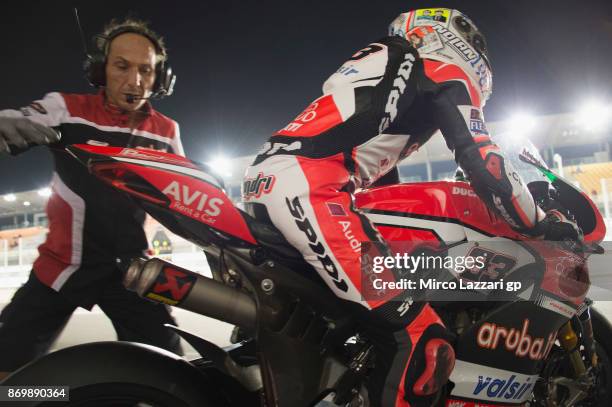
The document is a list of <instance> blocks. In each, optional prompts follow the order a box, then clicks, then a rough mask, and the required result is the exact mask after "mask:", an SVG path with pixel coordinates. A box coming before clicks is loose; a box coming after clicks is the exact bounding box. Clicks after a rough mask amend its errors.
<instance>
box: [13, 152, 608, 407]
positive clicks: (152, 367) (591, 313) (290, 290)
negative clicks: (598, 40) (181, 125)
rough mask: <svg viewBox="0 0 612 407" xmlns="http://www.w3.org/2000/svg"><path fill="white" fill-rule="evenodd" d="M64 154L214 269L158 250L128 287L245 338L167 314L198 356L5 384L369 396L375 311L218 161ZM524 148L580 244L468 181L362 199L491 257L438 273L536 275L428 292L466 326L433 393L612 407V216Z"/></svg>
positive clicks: (58, 356) (166, 402)
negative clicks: (522, 225) (523, 220)
mask: <svg viewBox="0 0 612 407" xmlns="http://www.w3.org/2000/svg"><path fill="white" fill-rule="evenodd" d="M67 150H68V151H69V152H70V153H71V154H72V155H73V156H74V157H75V159H78V160H79V161H80V162H81V163H83V164H84V165H86V166H87V167H88V168H89V170H90V172H91V173H92V174H93V175H95V176H96V177H97V178H99V179H100V180H102V181H104V182H106V183H107V184H109V185H111V186H112V187H113V188H115V189H117V190H119V191H123V192H124V193H127V194H128V195H129V196H130V197H131V198H132V199H133V200H134V201H136V202H137V203H138V204H139V205H140V206H141V207H142V208H143V209H144V210H145V211H146V212H147V213H148V214H150V215H151V216H153V217H154V218H155V219H157V220H158V221H159V222H160V223H161V224H162V225H164V226H165V227H167V228H168V229H169V230H170V231H172V232H173V233H175V234H177V235H179V236H181V237H183V238H185V239H187V240H190V241H191V242H193V243H195V244H197V245H198V246H200V247H201V248H202V249H203V250H204V251H205V253H206V256H207V258H208V259H209V261H210V263H211V264H212V265H214V266H212V267H211V269H212V273H213V278H209V277H206V276H203V275H200V274H197V273H193V272H191V271H189V270H185V269H182V268H180V267H177V266H175V265H173V264H171V263H168V262H166V261H163V260H160V259H155V258H154V259H148V260H147V259H135V260H133V261H132V263H131V264H130V266H129V268H128V269H127V271H126V274H125V280H124V283H125V285H126V287H127V288H128V289H131V290H133V291H136V292H137V293H138V294H139V295H140V296H142V297H144V298H147V299H149V300H151V301H156V302H160V303H164V304H168V305H171V306H176V307H180V308H183V309H187V310H190V311H193V312H196V313H199V314H202V315H206V316H209V317H212V318H216V319H219V320H221V321H225V322H228V323H231V324H234V325H236V326H237V332H239V334H240V335H239V336H240V338H239V339H241V340H239V341H237V343H235V344H234V345H232V346H230V347H226V348H220V347H219V346H217V345H215V344H213V343H211V342H209V341H207V340H206V339H205V338H201V337H199V336H197V335H194V334H192V333H189V332H186V331H184V330H182V329H180V328H178V327H173V326H169V329H173V330H175V331H176V332H177V333H178V334H179V335H180V336H181V337H182V338H184V339H185V340H186V341H187V342H188V343H190V344H191V345H192V346H193V348H194V349H195V350H197V351H198V352H199V353H200V355H201V356H202V357H201V358H199V359H195V360H190V361H187V360H185V359H183V358H181V357H178V356H177V355H174V354H172V353H170V352H167V351H164V350H161V349H158V348H154V347H151V346H146V345H142V344H135V343H126V342H124V343H121V342H98V343H91V344H85V345H79V346H74V347H71V348H67V349H63V350H60V351H57V352H54V353H51V354H49V355H47V356H44V357H42V358H40V359H38V360H35V361H33V362H31V363H30V364H28V365H26V366H24V367H22V368H21V369H19V370H18V371H16V372H14V373H13V374H12V375H11V376H9V377H8V378H7V379H6V380H5V381H4V382H3V383H2V385H4V386H18V385H29V386H32V385H36V386H50V385H58V386H66V385H68V386H70V389H69V397H70V400H69V401H68V402H66V403H65V404H64V405H70V406H156V407H162V406H172V407H177V406H186V407H187V406H248V405H252V406H255V405H263V406H279V407H283V406H291V407H293V406H321V407H323V406H368V405H370V404H369V400H368V397H367V390H366V388H367V386H366V385H367V382H368V374H369V372H370V371H371V369H372V367H373V366H374V364H375V363H376V354H375V353H376V352H375V349H374V348H373V346H372V344H371V343H370V342H369V341H368V338H367V335H366V334H365V333H364V329H363V322H362V321H363V318H361V317H362V316H363V313H364V312H365V311H364V309H363V308H362V307H361V306H360V305H358V304H356V303H353V302H348V301H344V300H341V299H339V298H338V297H336V296H335V295H334V294H333V293H332V292H331V290H329V289H328V288H327V286H326V285H325V283H324V282H323V280H322V279H321V278H320V277H319V276H318V275H317V273H316V272H314V270H312V269H310V268H309V266H308V265H307V263H305V262H304V260H303V258H302V256H301V255H300V253H298V252H297V251H296V250H295V249H294V248H292V247H291V245H289V244H288V242H287V241H286V240H285V239H284V237H283V236H282V235H281V234H280V233H279V232H278V230H276V228H275V227H274V226H273V225H272V224H270V223H264V222H261V221H258V220H256V219H255V218H254V217H253V216H251V215H250V214H249V211H251V213H252V211H254V210H256V209H257V208H256V205H255V204H252V205H250V206H248V207H247V208H246V209H247V210H246V211H245V210H241V209H239V208H238V207H237V206H235V205H234V204H233V203H232V201H231V200H230V199H229V197H228V196H227V195H226V194H225V192H224V190H223V186H222V182H221V181H220V180H219V179H218V178H217V177H215V176H214V175H213V173H212V171H210V169H209V168H207V167H206V166H204V165H201V164H197V163H194V162H192V161H190V160H188V159H186V158H184V157H180V156H176V155H172V154H167V153H162V152H157V151H152V150H146V149H133V148H115V147H101V146H91V145H73V146H70V147H68V148H67ZM520 157H521V159H522V160H523V161H524V162H523V164H524V165H526V166H527V167H529V168H531V169H532V170H534V169H535V170H534V171H535V172H536V173H538V174H539V175H537V176H536V177H535V178H536V179H535V180H534V181H532V182H530V184H529V185H530V187H533V188H532V192H534V195H535V192H537V191H540V193H542V194H543V195H546V194H548V189H549V187H548V186H547V185H548V184H547V183H546V182H544V183H542V179H543V177H544V178H546V179H547V180H548V181H550V182H551V183H552V185H553V186H554V188H555V196H554V200H555V201H557V202H559V203H560V204H561V205H562V206H564V207H565V208H566V209H567V210H569V211H570V212H571V213H572V214H573V215H574V216H575V218H576V221H577V223H578V225H579V226H580V227H581V228H582V230H583V232H584V242H585V243H584V244H583V245H581V246H580V247H576V246H575V245H572V244H571V242H562V243H560V244H553V243H552V242H543V241H533V240H532V241H527V240H525V237H524V236H522V235H520V234H518V233H516V232H515V231H514V230H513V229H512V228H511V227H510V226H509V225H508V223H507V222H506V221H504V220H503V219H502V218H501V217H499V216H498V215H496V214H495V213H493V212H492V211H490V210H489V209H488V208H487V206H486V205H484V203H483V202H482V201H481V200H480V199H479V198H478V197H477V196H476V194H475V193H474V192H473V190H472V189H471V187H470V186H469V184H468V183H466V182H463V181H457V180H455V181H437V182H423V183H408V184H399V185H391V186H382V187H376V188H373V189H368V190H363V191H361V192H358V193H357V194H356V197H355V205H356V206H357V207H358V208H360V209H361V210H362V211H364V212H365V213H366V214H367V216H368V217H369V218H370V219H371V220H372V222H373V223H374V224H375V225H376V226H377V228H378V230H379V231H380V233H381V234H382V236H383V237H384V238H385V239H386V240H387V241H389V242H391V243H393V242H410V244H409V246H410V247H408V249H407V248H406V246H402V247H403V248H404V249H406V250H410V251H412V253H416V252H415V251H416V250H429V251H430V252H431V251H432V250H433V251H434V252H435V253H436V254H438V255H442V254H449V253H453V254H455V255H457V254H461V253H463V254H466V253H467V254H473V255H475V254H481V255H483V256H484V258H485V259H486V263H487V264H486V268H484V269H482V270H481V271H480V272H472V271H473V270H472V271H469V272H465V273H463V274H458V273H452V272H448V271H445V272H444V273H442V274H436V276H437V277H438V278H439V279H442V280H443V279H446V281H447V282H448V281H455V282H456V281H458V280H464V279H467V280H471V281H473V282H480V281H485V282H495V281H500V280H504V279H505V280H506V282H514V283H517V282H522V283H524V284H522V285H523V287H522V288H521V289H520V290H516V292H505V293H504V294H503V295H501V296H499V295H497V294H492V293H491V292H486V290H485V291H484V292H480V291H478V290H468V291H465V292H463V293H460V294H457V297H456V298H453V299H452V300H449V295H450V294H449V292H448V291H444V293H443V294H442V295H439V296H436V295H435V294H436V292H437V291H436V290H426V294H427V295H428V297H426V298H424V299H427V300H428V301H431V304H432V306H433V307H434V309H435V310H436V311H437V312H438V314H439V315H440V317H441V318H442V320H443V321H444V323H445V325H446V327H447V328H448V329H449V330H450V331H451V332H452V333H453V334H454V335H455V340H454V342H453V347H454V350H455V354H456V363H455V366H454V369H453V371H452V374H451V376H450V379H449V381H448V383H447V384H446V385H445V387H444V388H443V390H442V391H440V392H439V394H438V397H437V400H436V401H435V405H438V406H449V407H450V406H452V407H469V406H508V405H530V406H574V405H584V406H603V405H607V401H606V400H607V399H608V397H609V395H610V394H612V392H611V391H612V387H611V386H612V376H611V374H612V364H611V358H612V326H611V325H610V323H609V322H608V321H607V319H606V318H605V317H604V316H603V315H601V314H600V313H599V312H598V311H597V310H596V309H594V308H592V307H591V301H590V300H589V299H588V298H587V297H586V293H587V290H588V287H589V280H588V269H587V267H586V266H585V264H584V260H585V259H586V258H587V257H588V256H589V255H591V254H592V253H600V252H601V249H600V247H599V246H598V243H599V242H601V241H602V240H603V238H604V236H605V226H604V222H603V218H602V216H601V213H600V212H599V211H598V209H597V207H596V206H595V205H594V203H593V202H592V201H591V200H590V199H589V198H588V197H587V196H586V195H585V194H584V193H582V192H580V191H579V190H577V189H576V188H574V187H573V186H572V185H571V184H570V183H568V182H567V181H565V180H563V179H562V178H560V177H558V176H556V175H555V174H553V173H552V172H551V171H550V170H548V169H547V168H546V167H545V165H544V164H542V161H541V160H540V159H539V158H538V157H537V150H536V152H533V151H531V152H530V151H528V150H525V151H523V152H521V154H520ZM527 181H528V180H527V179H526V182H527ZM254 182H256V184H254V185H251V186H252V187H253V188H254V189H255V190H259V189H263V188H268V187H270V185H269V184H266V182H267V180H265V179H261V180H256V181H254ZM544 184H546V185H544ZM542 199H544V198H542ZM496 245H497V246H496ZM500 245H501V246H500ZM392 246H393V244H392ZM400 246H401V245H400ZM423 248H424V249H423ZM500 248H501V249H500ZM509 248H510V249H509ZM504 251H505V252H504ZM560 259H561V261H560ZM534 270H535V271H536V272H534ZM525 283H526V284H525ZM517 287H518V286H517ZM438 294H439V292H438ZM453 295H454V294H453ZM398 305H400V306H404V307H406V306H409V304H404V303H402V304H398ZM19 405H20V406H26V405H32V406H34V405H36V406H39V405H45V403H44V402H36V401H32V402H20V404H19Z"/></svg>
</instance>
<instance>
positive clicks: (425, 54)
mask: <svg viewBox="0 0 612 407" xmlns="http://www.w3.org/2000/svg"><path fill="white" fill-rule="evenodd" d="M389 35H394V36H400V37H403V38H405V39H406V40H408V41H409V42H410V43H411V44H412V46H413V47H415V48H416V49H417V51H418V52H419V55H420V56H421V58H423V59H431V60H436V61H441V62H444V63H448V64H453V65H456V66H458V67H460V68H461V69H462V70H463V71H464V72H465V73H466V74H467V75H468V76H469V77H470V79H471V80H472V82H473V83H474V84H475V85H476V88H477V89H478V90H479V91H480V100H481V104H482V105H484V102H485V101H486V100H487V99H488V98H489V96H490V95H491V93H492V90H493V75H492V73H491V64H490V62H489V56H488V49H487V42H486V39H485V37H484V35H483V34H482V33H481V32H480V30H479V29H478V27H476V25H475V24H474V23H473V22H472V20H470V19H469V17H468V16H466V15H465V14H463V13H462V12H460V11H458V10H453V9H447V8H428V9H418V10H412V11H408V12H406V13H402V14H400V15H399V16H398V17H397V18H396V19H395V20H393V21H392V22H391V24H390V25H389Z"/></svg>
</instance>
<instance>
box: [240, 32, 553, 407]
mask: <svg viewBox="0 0 612 407" xmlns="http://www.w3.org/2000/svg"><path fill="white" fill-rule="evenodd" d="M476 86H478V85H477V84H476V85H474V84H472V81H471V79H470V78H469V77H468V76H467V75H466V74H465V73H464V72H463V71H462V69H461V68H460V67H458V66H456V65H452V64H445V63H442V62H440V61H433V60H422V59H421V58H420V57H419V55H418V53H417V51H416V50H415V49H414V48H412V47H411V46H410V44H409V43H408V42H407V41H406V40H404V39H403V38H400V37H387V38H383V39H381V40H380V41H378V42H375V43H372V44H370V45H369V46H368V47H366V48H364V49H362V50H360V51H359V52H357V53H356V54H355V55H354V56H353V57H352V58H351V59H349V60H348V61H347V62H346V63H344V64H343V65H342V66H341V67H340V69H339V70H338V71H337V72H336V73H334V74H333V75H332V76H331V77H330V78H329V79H328V80H327V81H326V82H325V84H324V86H323V92H324V94H323V96H321V97H319V98H318V99H316V100H315V101H314V102H312V103H311V104H310V105H309V106H308V107H307V108H306V109H305V110H304V111H303V112H302V113H300V114H299V115H298V116H297V117H296V118H295V119H294V120H293V121H291V122H290V123H289V124H287V125H286V126H285V127H284V128H283V129H282V130H279V131H278V132H277V133H276V134H274V135H273V136H272V137H271V138H270V139H269V140H268V142H267V143H266V144H265V145H264V146H263V148H262V149H261V151H260V152H259V154H258V156H257V158H256V159H255V161H254V163H253V165H252V166H251V167H250V168H249V169H248V170H247V174H246V178H245V183H244V186H243V199H244V201H245V202H247V203H248V202H254V203H259V204H263V206H265V208H266V209H267V214H266V215H264V217H267V218H268V220H269V221H271V222H272V223H273V224H274V225H275V226H276V227H277V228H278V229H279V230H280V231H281V232H282V233H283V235H284V236H285V238H286V239H287V240H288V241H289V242H290V243H291V244H292V245H293V246H295V247H296V248H297V249H298V250H299V251H300V252H301V253H302V255H303V256H304V259H305V260H306V261H307V262H308V263H309V264H310V265H311V266H312V267H313V268H314V269H315V270H316V272H317V273H318V274H319V276H320V277H321V279H322V280H323V281H324V282H325V283H326V284H327V286H329V288H330V289H331V290H333V291H334V293H335V294H336V295H338V296H339V297H341V298H343V299H346V300H350V301H355V302H359V303H360V304H362V305H363V306H364V307H366V308H368V309H369V310H370V313H369V314H370V315H371V316H372V320H373V321H376V322H374V323H372V327H373V328H372V332H370V333H369V337H370V338H373V339H372V340H373V342H374V343H375V344H376V345H377V365H376V372H375V374H374V377H373V379H372V381H371V388H370V389H369V391H370V396H371V397H372V399H373V400H374V403H375V405H385V406H391V405H393V406H395V405H408V404H407V403H408V402H407V400H410V401H411V402H418V403H425V404H426V403H428V402H429V401H431V400H433V397H434V394H435V392H436V391H437V390H438V389H439V388H440V386H441V385H443V384H444V382H445V381H446V380H447V378H448V374H450V370H451V369H452V366H453V363H454V353H453V350H452V347H451V346H450V344H449V343H448V342H447V339H448V334H447V332H446V330H445V328H444V325H443V323H442V321H441V320H440V318H438V316H437V315H436V313H435V312H434V311H433V309H431V308H430V307H429V305H427V304H425V303H418V302H415V303H414V304H410V302H409V301H408V300H407V299H406V298H405V297H402V300H403V301H399V302H398V301H391V300H390V299H389V298H385V299H384V300H376V301H373V300H371V299H367V300H364V299H363V297H362V294H363V288H364V287H362V285H361V266H360V246H361V242H364V241H373V242H376V243H377V244H378V245H380V247H381V248H380V250H381V251H383V252H384V251H385V250H386V247H385V246H384V242H383V241H382V239H381V238H380V236H379V234H378V233H377V232H376V230H375V228H374V227H373V225H372V224H371V223H370V221H369V220H368V219H367V218H366V217H365V216H364V215H363V214H362V213H360V212H359V211H358V210H356V209H355V208H354V206H353V203H352V193H353V192H354V190H355V189H356V188H365V187H368V186H369V185H371V184H372V183H373V182H375V181H376V180H377V179H379V178H380V177H381V176H383V175H385V174H386V173H387V172H389V171H390V170H392V169H394V168H395V167H396V165H397V163H398V161H400V160H401V159H403V158H406V157H407V156H409V155H410V154H411V153H413V152H414V151H416V150H417V149H418V148H419V147H420V146H422V145H423V144H424V143H425V142H427V141H428V140H429V139H430V138H431V137H432V136H433V135H434V134H435V133H437V132H438V131H441V133H442V135H443V136H444V138H445V141H446V143H447V145H448V147H449V148H450V149H451V150H453V151H454V153H455V157H456V161H457V162H458V163H459V164H460V165H461V166H462V168H463V169H464V171H465V172H466V173H467V174H468V176H469V177H470V179H471V180H472V185H473V187H474V189H475V190H476V192H477V193H478V194H479V196H480V197H481V198H482V199H483V200H484V201H485V202H486V203H487V204H488V205H489V206H490V207H491V208H492V209H493V210H494V211H496V212H497V213H499V214H500V215H501V216H503V217H504V219H506V220H507V221H508V222H509V223H510V224H511V225H512V226H513V227H514V228H516V229H519V230H529V229H531V228H533V227H534V226H535V224H536V223H537V222H538V221H539V220H540V219H542V218H543V213H542V211H541V210H540V209H539V208H538V207H537V206H536V204H535V203H534V200H533V198H532V196H531V194H530V193H529V191H528V189H527V188H526V186H525V185H524V183H523V182H522V181H521V179H520V177H519V175H518V174H517V173H516V172H515V171H514V170H513V168H512V167H511V165H510V164H509V163H508V162H507V161H506V160H504V157H503V155H502V153H501V152H500V150H499V148H497V146H495V145H494V144H493V143H492V142H491V140H490V139H489V135H488V132H487V129H486V125H485V123H484V120H483V116H482V111H481V101H480V96H479V92H478V91H477V89H476V88H475V87H476ZM260 213H261V211H260ZM395 299H397V298H395ZM374 327H375V328H374ZM415 353H416V354H417V355H420V356H418V357H417V358H416V359H414V358H413V356H414V355H415ZM413 360H414V361H413ZM411 361H413V362H411ZM410 363H412V367H411V368H410V369H408V366H409V364H410Z"/></svg>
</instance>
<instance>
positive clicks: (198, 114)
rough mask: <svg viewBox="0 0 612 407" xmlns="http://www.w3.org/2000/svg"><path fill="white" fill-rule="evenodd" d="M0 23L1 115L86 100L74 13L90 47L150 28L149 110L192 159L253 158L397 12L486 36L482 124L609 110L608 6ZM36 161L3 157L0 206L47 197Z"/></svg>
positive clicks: (211, 8) (54, 12) (25, 11)
mask: <svg viewBox="0 0 612 407" xmlns="http://www.w3.org/2000/svg"><path fill="white" fill-rule="evenodd" d="M11 3H16V2H6V3H4V4H3V5H2V6H1V7H2V11H1V12H0V43H1V44H2V46H1V48H0V74H1V77H2V79H1V80H0V84H1V88H0V89H1V90H0V109H5V108H19V107H22V106H25V105H27V104H29V102H30V101H31V100H34V99H38V98H40V97H42V96H43V95H44V94H45V93H47V92H50V91H63V92H91V91H93V89H92V88H90V87H89V86H88V85H87V83H86V81H85V79H84V78H83V74H82V70H81V66H82V61H83V59H84V53H83V50H82V46H81V40H80V37H79V34H78V31H77V28H76V24H75V21H74V17H73V12H72V8H73V7H74V6H75V5H76V6H78V7H79V10H80V16H81V22H82V24H83V26H84V29H85V31H86V34H87V36H88V42H89V38H90V37H91V36H92V35H93V34H95V33H97V32H99V31H100V30H101V29H102V27H103V25H104V23H105V22H106V21H108V20H109V19H111V18H113V17H119V18H121V17H125V16H127V15H129V16H133V17H139V18H142V19H145V20H148V21H149V22H150V23H151V24H152V27H153V29H154V30H156V31H157V32H159V33H160V34H162V35H163V36H164V37H165V39H166V43H167V45H168V48H169V56H170V58H169V62H170V64H171V65H172V67H173V69H174V70H175V72H176V73H177V75H178V80H177V85H176V88H175V89H176V91H175V94H174V95H173V96H172V97H170V98H168V99H165V100H163V101H158V102H156V103H154V105H155V107H156V108H157V109H158V110H160V111H161V112H162V113H164V114H166V115H168V116H170V117H172V118H173V119H175V120H177V121H178V122H179V124H180V125H181V132H182V137H183V143H184V145H185V150H186V153H187V155H188V156H189V157H191V158H193V159H196V160H199V161H207V160H209V159H210V158H211V157H213V156H214V155H216V154H217V153H219V152H223V153H224V154H225V155H227V156H230V157H231V156H240V155H247V154H253V153H254V152H255V150H256V149H257V147H258V146H259V145H260V144H262V143H263V142H264V141H265V139H266V138H267V137H269V136H270V134H271V133H272V132H273V131H274V130H277V129H279V128H281V127H284V126H285V124H286V123H287V122H288V121H290V120H291V119H292V118H293V117H295V116H296V115H297V114H298V113H299V112H300V111H301V110H302V109H303V108H304V107H306V106H307V105H308V104H309V103H310V101H311V100H312V99H314V98H316V97H318V96H319V95H320V94H321V85H322V83H323V82H324V80H325V79H326V78H327V77H328V76H329V75H330V74H331V73H333V72H334V71H335V70H336V69H337V68H338V67H339V66H340V65H341V64H342V63H343V62H344V61H345V60H346V59H347V58H348V57H350V56H351V55H352V54H353V53H354V52H355V51H357V50H359V49H360V48H362V47H363V46H365V45H367V44H368V43H369V42H372V41H376V40H377V39H379V38H381V37H383V36H385V35H386V31H387V26H388V24H389V23H390V22H391V21H392V20H393V19H394V18H395V17H396V16H397V15H398V14H399V13H401V12H405V11H408V10H410V9H414V8H422V7H450V8H457V9H459V10H461V11H463V12H464V13H466V14H467V15H468V16H469V17H470V18H471V19H472V20H473V21H474V22H475V23H476V24H477V25H478V26H479V28H480V29H481V31H482V32H483V33H484V34H485V36H486V38H487V41H488V45H489V49H490V55H489V56H490V59H491V62H492V65H493V84H494V93H493V96H492V98H491V99H490V100H489V103H488V104H487V106H486V108H485V115H486V118H487V120H489V121H494V120H501V119H503V118H504V117H506V116H507V115H509V114H511V113H512V112H513V111H515V110H517V109H522V110H524V111H528V112H532V113H534V114H546V113H561V112H568V111H572V110H575V109H577V108H578V107H579V104H580V102H581V101H583V100H585V99H588V98H590V97H597V98H600V99H603V100H607V101H608V102H611V101H612V1H610V0H597V1H596V0H583V1H580V2H578V1H565V0H562V1H559V0H557V1H548V0H547V1H540V0H531V1H522V0H521V1H517V0H513V1H502V0H480V1H468V0H461V1H437V2H425V1H395V0H380V1H375V0H367V1H366V0H344V1H337V0H310V1H305V0H300V1H295V0H285V1H265V0H261V1H255V0H253V1H247V0H242V1H233V0H224V1H202V2H197V3H196V2H193V1H176V0H175V1H153V0H149V1H121V2H119V1H97V2H93V1H45V2H42V1H26V2H20V4H18V5H13V4H11ZM51 171H52V162H51V159H50V155H49V153H48V152H47V151H46V150H45V148H35V149H33V150H31V151H29V152H28V153H25V154H23V155H21V156H19V157H16V158H15V157H7V156H1V157H0V194H2V193H6V192H11V191H14V192H19V191H24V190H29V189H34V188H38V187H40V186H44V185H45V184H46V183H47V182H48V180H49V179H50V176H51Z"/></svg>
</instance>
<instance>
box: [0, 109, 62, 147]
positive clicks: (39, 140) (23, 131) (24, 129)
mask: <svg viewBox="0 0 612 407" xmlns="http://www.w3.org/2000/svg"><path fill="white" fill-rule="evenodd" d="M59 139H60V134H59V132H57V131H55V130H53V129H52V128H50V127H47V126H44V125H42V124H39V123H36V122H33V121H31V120H28V119H26V118H22V117H0V153H12V152H14V151H17V150H24V149H26V148H28V147H29V146H32V145H38V144H50V143H55V142H57V141H59Z"/></svg>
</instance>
